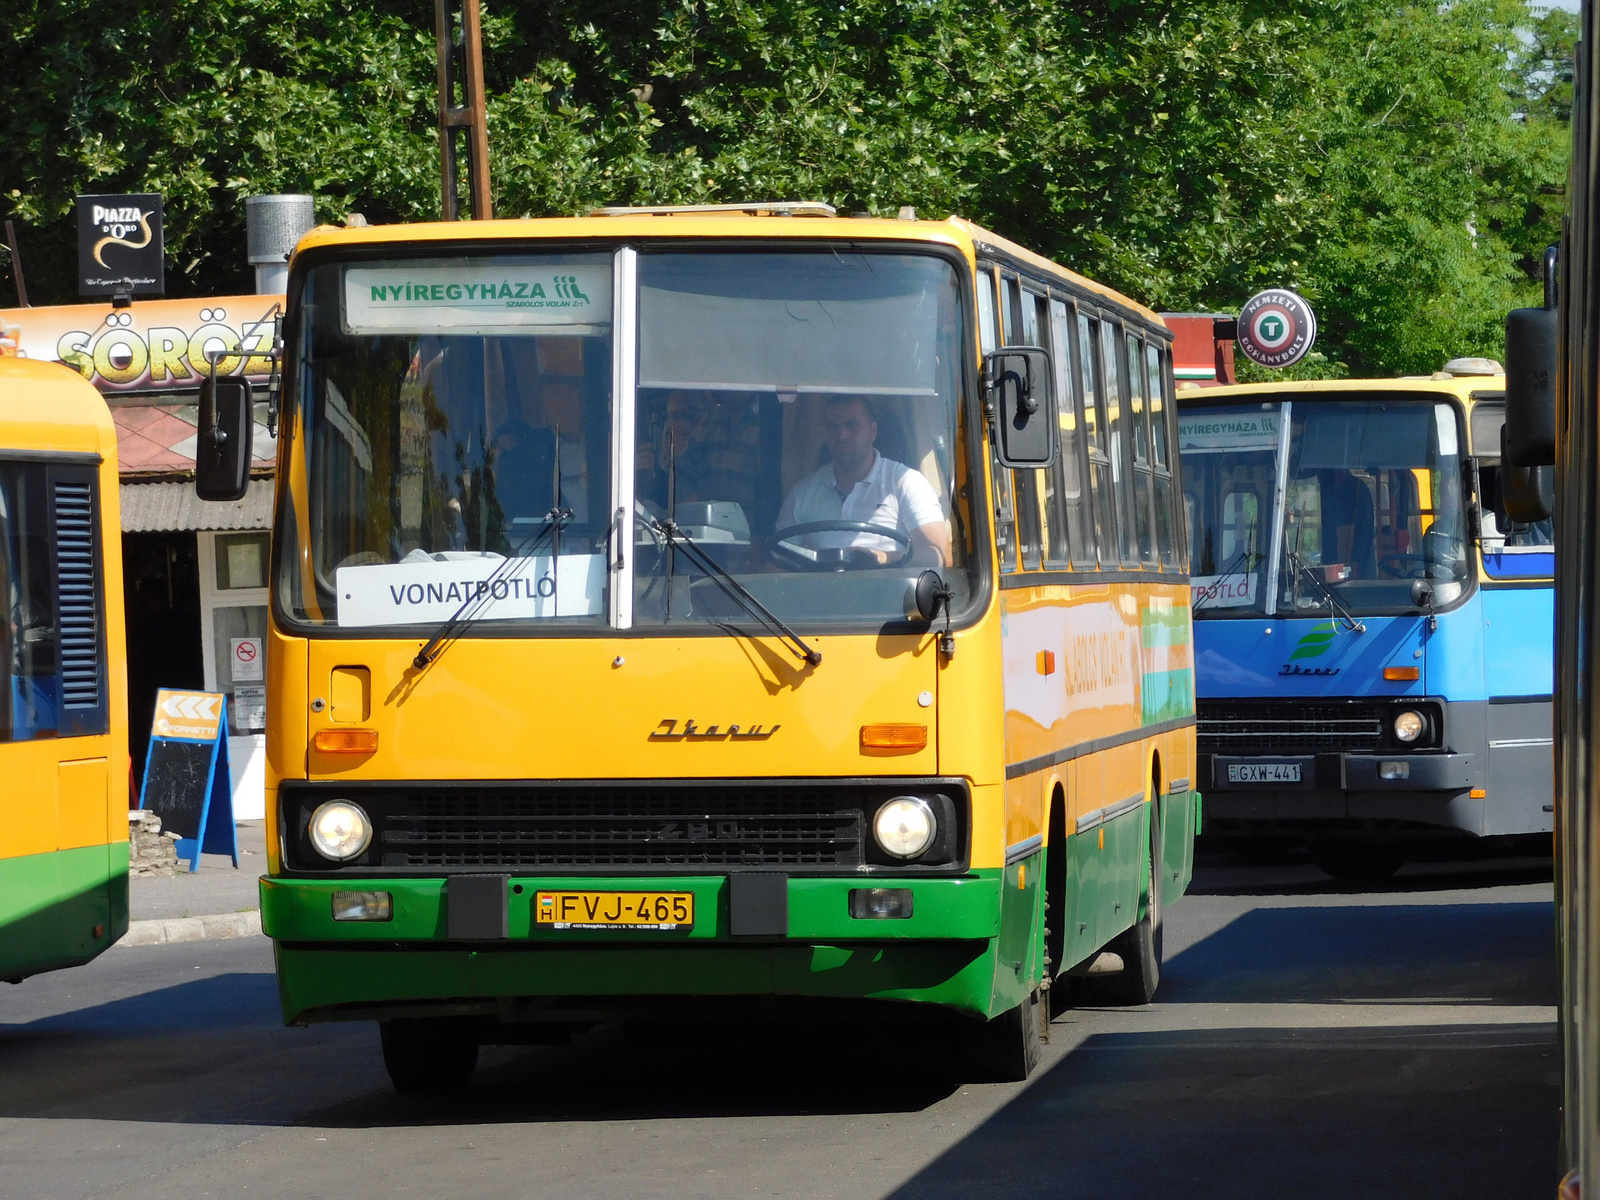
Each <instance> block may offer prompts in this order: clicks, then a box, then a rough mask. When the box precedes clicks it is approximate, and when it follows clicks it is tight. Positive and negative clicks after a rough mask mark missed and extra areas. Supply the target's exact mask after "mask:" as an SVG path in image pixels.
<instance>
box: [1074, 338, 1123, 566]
mask: <svg viewBox="0 0 1600 1200" xmlns="http://www.w3.org/2000/svg"><path fill="white" fill-rule="evenodd" d="M1100 346H1101V341H1100V322H1099V321H1097V320H1095V319H1094V318H1093V317H1090V316H1087V315H1086V314H1084V313H1082V312H1079V313H1078V363H1079V377H1080V380H1081V383H1082V387H1083V441H1084V445H1085V446H1086V447H1087V451H1088V456H1089V479H1088V482H1089V490H1090V496H1091V498H1092V502H1093V504H1094V528H1095V545H1096V547H1097V558H1098V560H1099V565H1100V566H1102V567H1108V568H1111V567H1115V566H1116V565H1117V524H1116V520H1115V518H1114V516H1113V515H1112V514H1113V511H1114V509H1113V506H1114V504H1115V500H1114V499H1113V496H1114V495H1115V493H1114V491H1113V485H1112V474H1111V457H1110V455H1108V454H1107V453H1106V450H1107V443H1106V440H1105V435H1104V430H1105V428H1106V389H1105V369H1104V365H1103V364H1102V362H1101V358H1100Z"/></svg>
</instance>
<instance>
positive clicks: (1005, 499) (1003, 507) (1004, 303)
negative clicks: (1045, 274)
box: [989, 272, 1020, 572]
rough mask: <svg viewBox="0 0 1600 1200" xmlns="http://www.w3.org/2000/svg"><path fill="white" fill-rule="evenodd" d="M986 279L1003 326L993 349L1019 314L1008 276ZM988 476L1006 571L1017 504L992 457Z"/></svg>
mask: <svg viewBox="0 0 1600 1200" xmlns="http://www.w3.org/2000/svg"><path fill="white" fill-rule="evenodd" d="M989 277H990V278H991V279H993V280H996V281H997V282H998V283H999V285H1000V298H1001V302H1000V312H1001V313H1002V314H1003V315H1004V324H1003V325H1002V326H1000V327H999V328H997V329H996V330H995V341H996V348H998V347H999V346H1003V345H1006V344H1007V343H1008V342H1009V341H1010V340H1011V338H1012V337H1013V336H1014V335H1015V333H1016V328H1017V325H1018V324H1019V323H1020V322H1019V319H1018V318H1019V315H1020V314H1018V313H1016V312H1015V310H1013V309H1012V308H1011V305H1010V294H1011V291H1012V289H1013V286H1014V285H1015V284H1016V280H1015V279H1014V278H1012V277H1011V276H1009V275H1007V276H1001V275H999V274H998V272H991V273H990V275H989ZM989 475H990V477H991V478H992V479H993V481H994V496H993V497H992V499H993V509H994V544H995V549H996V551H997V553H998V555H999V559H1000V570H1001V571H1005V572H1010V571H1015V570H1016V569H1017V520H1016V505H1015V502H1014V500H1013V497H1012V492H1011V472H1010V471H1008V470H1006V468H1004V467H1002V466H1001V465H1000V460H999V459H998V458H996V457H994V456H993V448H991V457H990V459H989Z"/></svg>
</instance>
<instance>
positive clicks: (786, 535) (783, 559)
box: [767, 521, 911, 571]
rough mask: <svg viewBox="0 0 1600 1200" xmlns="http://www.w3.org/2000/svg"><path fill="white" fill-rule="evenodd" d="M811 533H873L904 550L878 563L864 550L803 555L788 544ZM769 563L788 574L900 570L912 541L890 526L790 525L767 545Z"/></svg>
mask: <svg viewBox="0 0 1600 1200" xmlns="http://www.w3.org/2000/svg"><path fill="white" fill-rule="evenodd" d="M808 533H870V534H875V535H876V536H878V537H886V538H888V539H889V540H890V541H892V542H895V543H897V544H898V545H900V546H902V547H904V552H903V553H902V554H901V555H900V557H899V558H895V559H890V560H889V561H888V562H887V563H879V561H878V556H877V555H876V554H874V553H873V552H872V551H871V550H868V549H867V548H866V547H864V546H836V547H830V548H828V549H826V550H813V551H812V554H815V555H816V557H815V558H813V557H811V554H806V553H803V552H802V551H801V550H800V549H799V548H798V547H796V546H790V545H788V544H787V543H789V542H792V541H794V539H795V538H798V537H804V536H805V535H806V534H808ZM767 559H768V561H769V562H771V563H773V564H774V565H775V566H779V567H783V568H784V569H785V570H789V571H850V570H859V569H860V568H862V567H876V566H890V567H898V566H901V565H903V564H904V563H908V562H910V561H911V538H910V537H909V536H908V535H906V534H904V533H901V532H900V531H899V530H898V529H895V528H892V527H891V526H888V525H868V524H867V523H866V522H865V521H808V522H806V523H805V524H804V525H791V526H789V527H788V528H787V529H780V530H779V531H778V532H777V533H776V534H774V535H773V537H772V540H771V541H770V542H768V543H767Z"/></svg>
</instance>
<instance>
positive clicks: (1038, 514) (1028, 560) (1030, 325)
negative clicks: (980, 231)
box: [1006, 278, 1050, 570]
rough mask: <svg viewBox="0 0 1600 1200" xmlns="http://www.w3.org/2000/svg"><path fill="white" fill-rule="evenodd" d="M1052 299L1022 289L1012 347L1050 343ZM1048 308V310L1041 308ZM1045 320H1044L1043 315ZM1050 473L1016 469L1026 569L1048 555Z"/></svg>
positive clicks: (1019, 536)
mask: <svg viewBox="0 0 1600 1200" xmlns="http://www.w3.org/2000/svg"><path fill="white" fill-rule="evenodd" d="M1016 282H1017V281H1016V280H1014V279H1009V278H1008V279H1007V280H1006V287H1007V289H1008V290H1012V289H1013V288H1014V286H1015V285H1016ZM1048 303H1049V302H1048V301H1047V300H1046V299H1045V298H1044V297H1043V296H1039V295H1036V294H1034V293H1033V292H1030V291H1025V290H1024V291H1021V292H1020V298H1019V299H1018V300H1017V301H1016V302H1015V307H1013V308H1012V309H1011V311H1012V312H1014V313H1016V314H1018V316H1019V318H1020V320H1019V323H1018V325H1017V327H1016V331H1014V332H1012V333H1011V336H1010V337H1009V338H1008V339H1007V344H1008V345H1012V346H1019V345H1020V346H1041V347H1044V348H1046V349H1048V348H1049V346H1048V330H1049V328H1050V321H1049V311H1048V309H1046V308H1045V306H1046V305H1047V304H1048ZM1041 309H1044V310H1045V311H1044V312H1041V311H1040V310H1041ZM1041 317H1043V318H1044V319H1043V320H1041V319H1040V318H1041ZM1046 474H1047V473H1046V472H1044V471H1039V470H1031V471H1028V470H1018V471H1013V472H1012V480H1013V482H1012V490H1013V494H1014V495H1015V497H1016V506H1017V551H1018V555H1019V557H1020V558H1021V560H1022V566H1023V569H1024V570H1037V569H1038V568H1039V567H1040V566H1041V565H1042V563H1043V560H1044V557H1045V549H1044V543H1045V533H1046V529H1047V525H1046V523H1045V519H1044V513H1043V511H1042V507H1041V502H1042V501H1043V499H1044V497H1045V476H1046Z"/></svg>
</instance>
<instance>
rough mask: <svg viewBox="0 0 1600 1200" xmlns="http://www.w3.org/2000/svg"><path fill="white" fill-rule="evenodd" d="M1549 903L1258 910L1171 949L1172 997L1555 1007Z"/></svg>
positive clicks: (1165, 989)
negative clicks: (1176, 950) (1180, 948)
mask: <svg viewBox="0 0 1600 1200" xmlns="http://www.w3.org/2000/svg"><path fill="white" fill-rule="evenodd" d="M1556 989H1557V977H1556V959H1555V918H1554V909H1553V906H1552V905H1550V904H1546V903H1542V902H1532V903H1525V904H1413V905H1404V904H1362V905H1350V906H1330V905H1317V906H1309V905H1308V906H1305V907H1297V908H1296V907H1279V908H1257V909H1252V910H1250V911H1248V912H1245V913H1242V914H1241V915H1239V916H1238V917H1236V918H1235V919H1234V920H1232V921H1230V922H1229V923H1228V924H1227V925H1225V926H1223V928H1221V929H1219V930H1217V931H1216V932H1215V933H1212V934H1210V935H1209V936H1207V937H1206V938H1204V939H1202V940H1201V941H1199V942H1197V943H1195V944H1194V945H1193V946H1190V947H1189V948H1187V949H1186V950H1184V951H1183V952H1182V953H1180V954H1177V955H1175V956H1173V958H1172V959H1171V960H1170V961H1169V962H1168V963H1167V964H1166V968H1165V970H1164V971H1163V974H1162V980H1161V991H1160V994H1159V999H1160V1000H1161V1001H1162V1002H1163V1003H1280V1004H1281V1003H1294V1002H1303V1003H1361V1002H1385V1001H1387V1002H1394V1001H1406V1002H1410V1003H1427V1004H1445V1005H1451V1004H1454V1005H1461V1004H1487V1005H1554V1004H1555V1003H1556V998H1557V991H1556Z"/></svg>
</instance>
